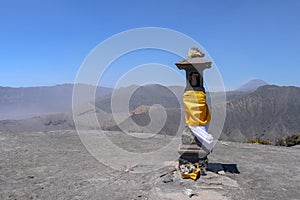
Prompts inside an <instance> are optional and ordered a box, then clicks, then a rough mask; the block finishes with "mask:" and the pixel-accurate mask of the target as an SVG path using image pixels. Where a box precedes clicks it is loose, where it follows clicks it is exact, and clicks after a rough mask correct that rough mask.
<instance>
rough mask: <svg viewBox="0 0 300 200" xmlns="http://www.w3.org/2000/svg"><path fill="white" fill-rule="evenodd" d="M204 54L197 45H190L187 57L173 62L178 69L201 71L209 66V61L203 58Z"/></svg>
mask: <svg viewBox="0 0 300 200" xmlns="http://www.w3.org/2000/svg"><path fill="white" fill-rule="evenodd" d="M204 56H205V53H204V52H202V51H200V50H199V49H198V48H197V47H191V48H190V49H189V52H188V58H187V59H184V60H181V61H179V62H177V63H175V65H176V66H177V67H178V69H184V70H198V71H199V72H202V71H203V70H204V69H206V68H210V67H211V61H210V60H205V59H203V57H204Z"/></svg>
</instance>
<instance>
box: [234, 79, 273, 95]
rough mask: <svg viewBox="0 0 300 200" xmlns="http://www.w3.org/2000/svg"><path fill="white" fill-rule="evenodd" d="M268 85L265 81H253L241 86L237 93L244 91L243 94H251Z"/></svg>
mask: <svg viewBox="0 0 300 200" xmlns="http://www.w3.org/2000/svg"><path fill="white" fill-rule="evenodd" d="M264 85H268V83H266V82H265V81H263V80H261V79H253V80H250V81H248V82H247V83H245V84H243V85H242V86H240V87H239V88H238V89H236V90H237V91H243V92H249V91H255V90H256V89H257V88H259V87H261V86H264Z"/></svg>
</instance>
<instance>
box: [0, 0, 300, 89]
mask: <svg viewBox="0 0 300 200" xmlns="http://www.w3.org/2000/svg"><path fill="white" fill-rule="evenodd" d="M299 11H300V1H299V0H284V1H283V0H206V1H204V0H119V1H116V0H107V1H101V0H98V1H96V0H95V1H92V0H85V1H83V0H43V1H40V0H26V1H23V0H0V28H1V31H0V86H13V87H20V86H40V85H55V84H62V83H72V82H74V80H75V77H76V74H77V71H78V69H79V67H80V65H81V63H82V62H83V60H84V58H85V57H86V56H87V55H88V54H89V52H90V51H91V50H92V49H93V48H94V47H96V46H97V45H98V44H99V43H100V42H102V41H104V40H105V39H107V38H109V37H110V36H112V35H114V34H117V33H119V32H122V31H125V30H128V29H132V28H139V27H149V26H150V27H163V28H169V29H174V30H176V31H179V32H181V33H184V34H186V35H188V36H190V37H192V38H194V39H195V40H196V41H197V42H199V43H200V44H201V45H202V46H203V47H204V48H205V49H206V50H207V52H209V54H210V56H211V57H212V58H213V59H214V61H215V63H216V64H217V66H218V68H219V70H220V72H221V75H222V77H223V80H224V82H225V85H226V87H227V88H234V87H237V86H238V85H240V84H242V83H244V82H246V81H248V80H250V79H254V78H259V79H262V80H264V81H266V82H268V83H270V84H277V85H295V86H300V78H299V75H300V68H299V63H300V55H299V53H300V22H299V20H300V12H299ZM133 55H134V54H133ZM133 55H129V57H128V58H127V59H123V62H122V59H120V60H119V62H116V63H115V66H114V67H112V68H111V70H110V72H108V73H111V76H110V75H107V77H106V78H105V79H104V80H103V84H104V85H108V86H109V85H110V84H112V83H110V81H111V80H110V78H108V77H111V79H114V78H113V76H112V75H113V74H114V73H117V72H119V73H120V72H121V71H122V70H121V69H123V71H124V69H126V70H128V69H130V67H135V66H136V65H138V64H143V63H148V62H157V63H163V64H166V65H170V66H171V67H173V68H174V69H176V66H175V65H173V63H174V62H176V61H178V59H179V58H177V57H176V56H174V55H170V54H168V53H162V54H161V56H157V55H160V53H157V52H155V51H148V54H147V53H140V54H139V53H137V56H133ZM154 55H155V56H154ZM137 57H138V58H137ZM154 57H155V59H153V58H154ZM135 58H136V61H134V60H135ZM116 64H118V66H117V65H116ZM122 67H123V68H122ZM126 70H125V71H126ZM115 79H116V77H115ZM112 82H113V81H112Z"/></svg>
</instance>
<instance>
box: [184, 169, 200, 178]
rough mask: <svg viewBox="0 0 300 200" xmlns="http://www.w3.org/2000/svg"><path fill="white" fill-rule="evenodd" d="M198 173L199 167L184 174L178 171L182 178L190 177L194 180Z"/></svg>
mask: <svg viewBox="0 0 300 200" xmlns="http://www.w3.org/2000/svg"><path fill="white" fill-rule="evenodd" d="M199 173H200V167H197V169H196V170H195V171H194V172H192V173H189V174H184V173H182V172H180V174H181V177H182V178H183V179H186V178H190V179H193V180H194V181H195V180H197V179H198V177H199Z"/></svg>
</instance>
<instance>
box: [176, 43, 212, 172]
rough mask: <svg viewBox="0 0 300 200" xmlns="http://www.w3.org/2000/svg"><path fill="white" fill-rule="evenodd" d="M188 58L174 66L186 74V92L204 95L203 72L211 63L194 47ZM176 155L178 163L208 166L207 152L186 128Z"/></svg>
mask: <svg viewBox="0 0 300 200" xmlns="http://www.w3.org/2000/svg"><path fill="white" fill-rule="evenodd" d="M188 55H189V56H188V58H187V59H184V60H182V61H179V62H177V63H175V64H176V66H177V67H178V69H180V70H185V72H186V87H185V92H186V91H202V92H204V93H205V89H204V86H203V71H204V70H205V69H207V68H210V67H211V61H209V60H205V59H203V58H202V57H204V53H202V52H201V51H199V50H198V49H197V48H196V47H192V48H191V49H190V50H189V54H188ZM178 153H179V154H180V158H179V163H180V164H181V163H184V162H190V163H199V164H200V166H202V167H204V168H206V167H207V164H208V160H207V155H208V153H209V151H208V150H207V149H206V148H205V147H204V146H203V145H202V144H201V142H199V141H198V139H197V138H196V137H195V136H194V135H193V133H192V131H191V130H190V128H189V127H188V126H186V128H185V130H184V131H183V133H182V135H181V144H180V145H179V149H178Z"/></svg>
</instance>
